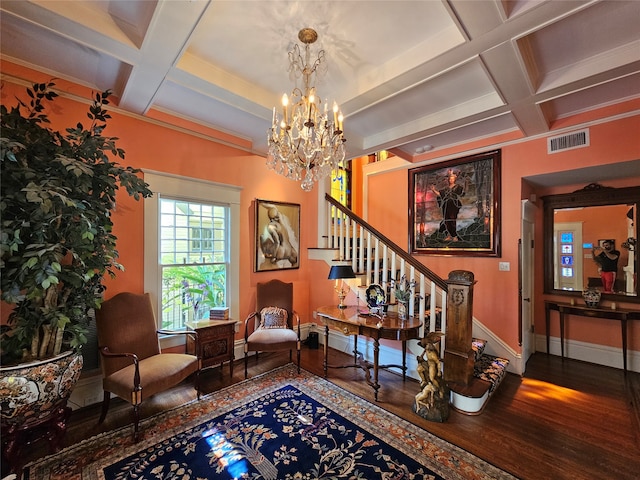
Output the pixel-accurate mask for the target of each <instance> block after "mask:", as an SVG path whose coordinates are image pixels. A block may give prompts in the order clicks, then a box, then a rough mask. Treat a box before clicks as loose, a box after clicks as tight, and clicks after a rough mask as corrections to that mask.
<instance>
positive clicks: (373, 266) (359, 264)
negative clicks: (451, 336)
mask: <svg viewBox="0 0 640 480" xmlns="http://www.w3.org/2000/svg"><path fill="white" fill-rule="evenodd" d="M325 200H326V208H327V212H326V217H325V218H326V219H327V225H326V232H327V236H326V237H325V238H326V242H327V243H326V245H325V248H331V249H337V250H338V251H339V260H341V261H345V262H350V263H351V266H352V267H353V270H354V271H355V272H356V274H357V275H359V276H363V275H364V276H366V278H367V281H368V282H369V283H379V284H380V286H381V287H382V288H383V289H384V290H385V291H390V292H391V295H393V289H392V288H391V281H392V280H400V278H401V277H402V275H405V276H406V278H407V279H408V280H415V282H416V287H415V289H414V290H415V291H414V292H413V293H414V295H412V296H411V299H410V302H409V312H413V314H414V316H417V317H418V318H420V319H421V320H422V322H423V325H424V326H425V328H426V329H427V331H429V332H431V331H436V330H439V331H443V332H444V331H446V326H447V324H446V321H447V318H446V317H447V313H446V305H447V291H448V285H447V282H446V281H445V280H443V279H442V278H441V277H439V276H438V275H436V274H435V273H434V272H432V271H431V270H429V268H427V267H426V266H425V265H423V264H422V263H420V262H419V261H417V260H416V259H414V258H413V257H412V256H411V255H409V254H408V253H407V252H406V251H405V250H403V249H402V248H401V247H400V246H398V245H397V244H395V243H394V242H393V241H391V240H390V239H389V238H387V237H386V236H385V235H383V234H382V233H380V232H379V231H378V230H376V229H375V228H374V227H372V226H371V225H369V224H368V223H367V222H366V221H365V220H364V219H362V218H361V217H359V216H358V215H356V214H355V213H353V212H352V211H351V210H349V209H348V208H346V207H345V206H343V205H342V204H340V203H339V202H338V201H337V200H335V199H334V198H332V197H331V196H330V195H328V194H327V195H325ZM384 272H387V274H385V273H384ZM374 279H375V280H377V281H375V282H374V281H373V280H374ZM391 300H392V302H393V297H392V298H391ZM443 306H444V307H445V308H443ZM434 307H435V308H434ZM444 342H445V338H444V337H443V339H442V343H441V349H440V352H444ZM441 355H442V353H441Z"/></svg>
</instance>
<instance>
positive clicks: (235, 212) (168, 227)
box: [144, 171, 240, 347]
mask: <svg viewBox="0 0 640 480" xmlns="http://www.w3.org/2000/svg"><path fill="white" fill-rule="evenodd" d="M144 178H145V181H146V182H147V183H148V184H149V186H150V188H151V190H152V191H153V192H154V195H153V197H151V198H147V199H145V206H144V215H145V219H144V224H145V229H144V231H145V239H144V245H145V253H144V258H145V262H144V263H145V266H144V271H145V280H144V285H145V291H147V292H149V293H150V294H151V297H152V299H153V302H154V309H155V311H156V317H157V319H158V327H159V328H165V329H181V328H182V327H183V325H184V322H185V321H188V320H191V319H200V318H208V316H209V314H208V312H209V309H210V308H211V307H213V306H227V307H229V309H230V315H231V318H237V315H238V312H239V294H238V285H239V268H238V264H239V248H238V245H239V237H240V227H239V225H240V188H239V187H236V186H232V185H223V184H217V183H213V182H208V181H203V180H198V179H191V178H186V177H179V176H174V175H169V174H162V173H157V172H147V171H145V177H144ZM164 346H168V345H165V344H163V347H164Z"/></svg>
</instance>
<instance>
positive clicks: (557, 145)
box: [547, 128, 589, 153]
mask: <svg viewBox="0 0 640 480" xmlns="http://www.w3.org/2000/svg"><path fill="white" fill-rule="evenodd" d="M588 146H589V129H588V128H585V129H584V130H579V131H577V132H571V133H567V134H565V135H557V136H555V137H549V138H547V153H557V152H563V151H565V150H573V149H574V148H583V147H588Z"/></svg>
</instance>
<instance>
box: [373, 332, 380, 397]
mask: <svg viewBox="0 0 640 480" xmlns="http://www.w3.org/2000/svg"><path fill="white" fill-rule="evenodd" d="M379 358H380V342H379V341H378V339H377V338H376V339H374V340H373V392H374V393H373V396H374V398H375V399H376V402H377V401H378V390H379V389H380V384H379V383H378V363H379Z"/></svg>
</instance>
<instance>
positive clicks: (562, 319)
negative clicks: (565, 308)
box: [560, 311, 564, 358]
mask: <svg viewBox="0 0 640 480" xmlns="http://www.w3.org/2000/svg"><path fill="white" fill-rule="evenodd" d="M560 357H561V358H564V312H562V311H561V312H560Z"/></svg>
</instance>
